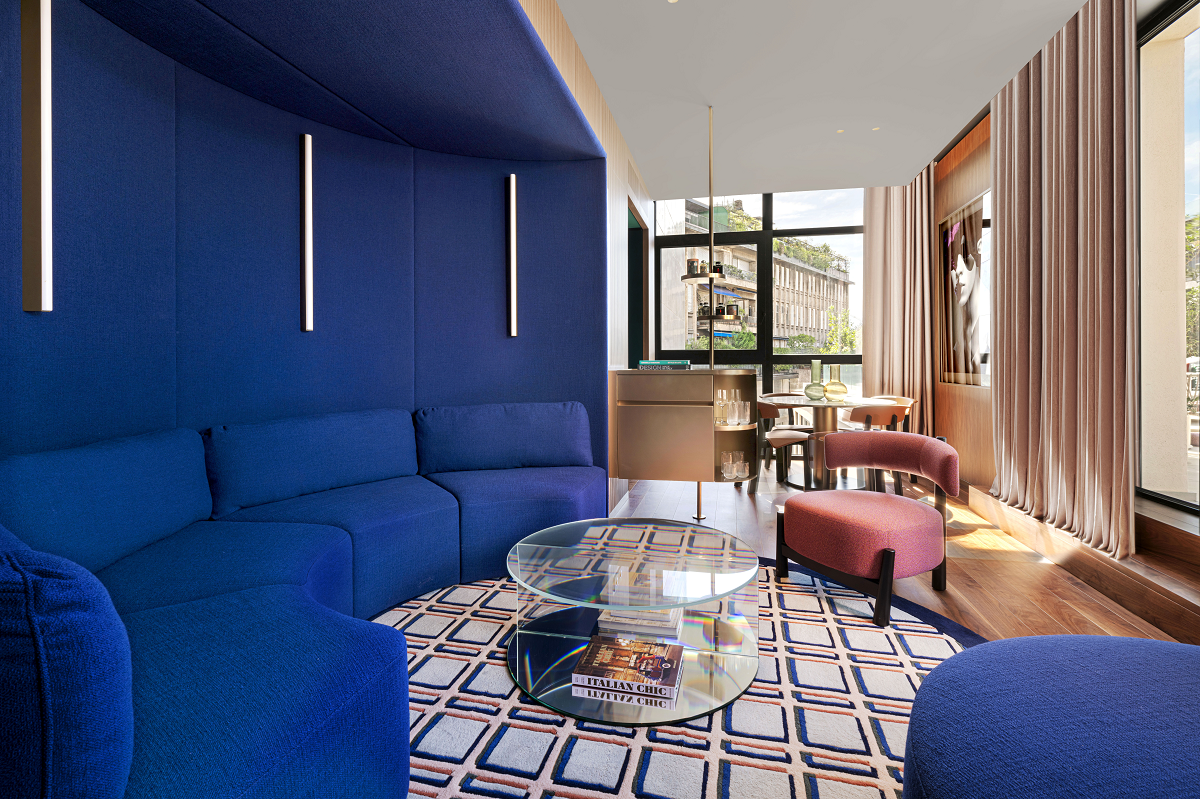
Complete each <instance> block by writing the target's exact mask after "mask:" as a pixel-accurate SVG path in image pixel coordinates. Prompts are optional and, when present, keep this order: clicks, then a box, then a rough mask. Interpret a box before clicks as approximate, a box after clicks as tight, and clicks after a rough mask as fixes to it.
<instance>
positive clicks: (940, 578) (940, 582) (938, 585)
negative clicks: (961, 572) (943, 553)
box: [933, 560, 946, 591]
mask: <svg viewBox="0 0 1200 799" xmlns="http://www.w3.org/2000/svg"><path fill="white" fill-rule="evenodd" d="M933 590H934V591H945V590H946V561H945V560H943V561H942V562H941V563H939V564H938V565H937V567H935V568H934V570H933Z"/></svg>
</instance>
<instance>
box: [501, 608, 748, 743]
mask: <svg viewBox="0 0 1200 799" xmlns="http://www.w3.org/2000/svg"><path fill="white" fill-rule="evenodd" d="M587 614H593V615H592V616H590V617H587ZM596 614H597V611H595V610H591V609H586V608H567V609H564V610H560V611H556V612H554V613H549V614H546V615H544V616H541V617H539V618H537V619H536V620H533V621H531V622H530V623H529V624H528V625H527V626H525V627H518V629H517V630H516V631H515V632H514V633H513V636H512V638H511V639H510V640H509V642H508V670H509V673H510V674H512V678H513V680H514V681H515V682H516V683H517V685H518V686H520V688H521V690H523V691H524V692H525V693H526V694H528V695H529V696H530V697H532V698H533V699H534V700H536V701H537V702H539V703H541V704H543V705H545V706H546V707H548V708H550V709H551V710H554V711H556V712H558V713H562V714H565V715H567V716H572V717H574V718H579V719H587V720H591V721H599V722H604V723H608V724H618V725H624V726H646V725H656V724H672V723H678V722H681V721H687V720H688V719H693V718H698V717H700V716H706V715H708V714H709V713H712V712H713V711H715V710H719V709H720V708H722V707H724V706H725V705H728V704H729V703H730V702H732V701H734V700H735V699H737V698H738V697H739V696H741V695H742V693H744V692H745V690H746V689H747V688H749V687H750V684H751V683H752V682H753V681H754V678H755V677H756V676H757V674H758V636H757V631H756V630H753V629H751V628H750V626H749V623H748V622H747V621H746V620H745V619H740V620H733V619H716V618H711V617H706V616H704V615H703V614H692V613H687V614H686V615H685V618H684V624H683V630H682V632H681V634H680V635H679V637H678V638H677V639H667V638H658V637H647V636H629V638H631V639H636V640H651V641H658V642H662V643H677V644H679V645H681V646H682V647H683V657H682V663H681V666H680V669H681V674H680V679H679V687H678V689H677V691H676V695H675V697H673V698H672V699H669V700H662V699H658V698H654V697H644V696H641V695H638V694H625V693H621V692H611V691H603V690H596V689H585V690H580V689H579V688H577V687H576V686H574V685H573V683H572V675H573V672H574V669H575V666H576V664H577V663H578V661H579V659H580V657H581V656H582V655H583V651H584V650H585V649H586V648H587V645H588V643H589V641H590V637H584V636H581V635H579V634H578V631H579V630H580V629H582V627H583V626H587V625H586V622H587V620H588V618H594V616H595V615H596ZM585 617H586V618H585ZM755 621H756V622H757V619H755Z"/></svg>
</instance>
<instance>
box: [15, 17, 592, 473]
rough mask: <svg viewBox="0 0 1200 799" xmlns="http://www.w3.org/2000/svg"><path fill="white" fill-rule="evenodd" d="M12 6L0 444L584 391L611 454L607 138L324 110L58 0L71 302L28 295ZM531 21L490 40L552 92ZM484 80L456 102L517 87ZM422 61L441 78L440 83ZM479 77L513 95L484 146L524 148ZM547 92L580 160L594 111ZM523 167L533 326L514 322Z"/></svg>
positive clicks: (62, 239) (60, 294)
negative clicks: (170, 51) (510, 250)
mask: <svg viewBox="0 0 1200 799" xmlns="http://www.w3.org/2000/svg"><path fill="white" fill-rule="evenodd" d="M16 5H17V4H13V3H9V4H6V5H5V7H4V9H3V10H0V23H2V24H0V144H3V146H2V147H0V356H2V357H0V387H3V390H0V455H5V454H11V453H23V452H31V451H39V450H47V449H55V448H62V447H68V446H74V445H79V444H84V443H88V442H91V441H95V440H101V439H107V438H114V437H119V436H125V435H133V434H138V433H143V432H147V431H151V430H156V429H160V428H164V427H172V426H181V427H192V428H196V429H203V428H207V427H209V426H211V425H214V424H238V423H244V422H257V421H263V420H267V419H278V418H286V417H290V416H298V415H305V414H316V413H330V412H337V411H349V410H359V409H367V408H380V407H394V408H408V409H411V408H414V407H418V406H431V405H445V404H455V405H458V404H475V403H495V402H524V401H540V402H556V401H567V400H578V401H580V402H582V403H584V405H585V406H586V407H587V410H588V415H589V420H590V425H591V438H592V444H593V453H594V458H595V462H596V463H601V464H602V463H605V462H606V454H605V450H606V441H607V433H606V425H607V419H606V405H607V402H606V399H607V394H606V392H607V388H606V383H605V381H606V374H605V365H606V362H607V359H606V354H605V350H606V341H607V338H606V332H605V325H606V312H605V296H606V281H605V269H606V235H605V207H604V198H605V172H604V169H605V166H604V161H603V160H598V159H590V160H579V161H565V162H531V161H500V160H492V159H477V158H470V157H466V156H453V155H442V154H437V153H432V152H428V151H423V150H416V151H414V150H413V149H412V148H410V147H408V146H406V145H403V144H392V143H387V142H383V141H379V140H377V139H372V138H367V137H362V136H357V135H354V134H351V133H347V132H345V131H342V130H339V129H335V128H330V127H325V126H323V125H321V124H318V123H315V122H311V121H306V120H304V119H302V118H300V117H297V116H294V115H292V114H289V113H287V112H284V111H281V110H279V109H278V108H275V107H273V106H271V105H268V104H266V103H263V102H259V101H257V100H254V99H251V98H250V97H248V96H246V95H244V94H239V93H237V92H235V91H233V90H231V89H229V88H228V87H226V86H223V85H221V84H219V83H216V82H214V81H212V80H210V79H208V78H205V77H203V76H201V75H199V74H197V73H195V72H192V71H191V70H189V69H187V68H186V67H183V66H180V65H178V64H176V63H175V62H173V61H171V60H170V59H168V58H167V57H165V56H164V55H162V54H161V53H159V52H158V51H157V50H155V49H152V48H151V47H149V46H147V45H146V44H143V43H141V42H139V41H137V40H136V39H134V38H132V37H131V36H130V35H128V34H127V33H125V32H124V31H123V30H122V29H121V28H118V27H117V26H116V25H113V24H112V23H110V22H108V21H107V20H105V19H104V18H102V17H100V16H99V15H98V14H96V13H95V12H93V11H92V10H91V9H90V8H88V7H87V6H85V5H84V4H83V3H82V2H80V0H55V6H54V14H55V26H54V31H55V33H54V37H55V39H54V58H55V62H54V69H55V76H54V77H55V106H54V123H55V192H56V206H55V214H56V225H55V231H56V233H55V235H56V238H55V294H56V297H55V300H56V301H55V310H54V311H53V312H51V313H48V314H28V313H25V312H24V311H21V310H20V287H21V268H20V202H19V201H20V164H19V142H20V131H19V109H20V92H19V82H18V79H19V46H18V40H17V35H18V30H19V17H18V13H17V7H16ZM501 6H502V7H499V10H496V8H493V9H492V11H491V12H487V13H494V14H500V16H501V17H503V18H504V19H506V20H509V22H508V23H505V24H516V23H514V22H513V19H516V22H519V23H520V25H521V26H527V24H528V21H527V20H524V18H523V17H521V18H516V17H514V16H513V14H512V13H511V12H512V10H513V8H515V6H514V5H513V3H512V2H508V3H506V4H501ZM314 8H315V7H314ZM243 10H245V11H247V12H249V11H252V10H253V9H252V8H251V7H250V6H245V7H244V8H243ZM319 10H320V9H316V10H314V13H316V11H319ZM377 10H378V11H380V13H382V12H383V11H386V7H385V6H379V7H378V9H377ZM455 13H458V14H467V15H470V14H472V13H476V12H475V11H471V10H470V9H465V8H464V9H458V10H456V11H455ZM478 13H484V12H483V11H479V12H478ZM423 19H424V20H425V22H426V23H428V24H431V25H432V24H435V23H437V20H436V19H435V18H434V17H433V16H427V18H423ZM495 25H499V23H498V22H497V23H495ZM528 33H529V31H528V30H526V29H525V28H524V27H521V29H520V30H517V31H515V32H514V31H509V32H508V33H507V34H506V35H507V36H508V37H509V40H510V41H508V44H503V43H497V42H491V43H490V44H489V47H492V46H494V47H498V48H500V50H498V51H496V52H500V51H503V52H504V53H507V55H504V57H503V58H502V59H501V60H502V61H504V59H509V60H507V61H504V63H506V64H508V65H509V66H512V64H514V63H519V64H521V65H523V67H522V68H523V69H525V70H527V71H529V72H530V74H533V73H537V81H538V86H539V87H541V88H539V89H538V91H539V92H545V91H549V89H548V88H547V84H546V75H545V74H542V73H543V72H544V70H546V69H547V68H548V67H547V64H548V62H545V63H543V62H544V59H542V58H541V56H540V55H539V56H538V57H537V58H534V57H533V56H531V55H529V53H528V52H525V51H523V50H522V49H521V47H517V45H516V44H514V43H513V42H514V41H516V40H517V39H520V38H521V37H523V36H527V35H528ZM513 37H516V38H515V39H514V38H513ZM440 46H441V47H442V48H443V49H445V47H447V45H446V44H445V43H443V44H442V45H440ZM538 46H539V47H540V44H539V45H538ZM522 47H523V45H522ZM505 48H507V49H505ZM514 48H515V49H514ZM459 50H460V51H461V50H462V48H461V47H460V48H459ZM484 50H485V51H486V52H482V51H481V52H482V55H479V58H481V59H484V60H486V59H487V58H490V57H491V56H488V55H487V52H492V51H491V50H487V48H484ZM535 55H537V54H535ZM431 57H432V56H431ZM496 57H497V58H500V56H499V55H497V56H496ZM513 59H515V60H513ZM497 63H499V62H497ZM459 66H460V67H461V68H462V69H466V66H463V65H461V64H460V65H459ZM477 66H478V65H477V64H476V65H474V66H472V67H471V69H475V68H476V67H477ZM460 72H461V75H460V78H462V80H467V79H468V78H470V76H471V75H477V72H472V71H471V70H467V71H465V72H462V71H461V70H460ZM455 74H458V73H455ZM343 77H345V76H344V75H343ZM410 77H411V76H410ZM494 77H495V76H494V75H493V76H492V78H494ZM553 77H554V79H555V80H558V78H557V76H553ZM492 78H489V80H491V79H492ZM470 79H471V80H474V78H470ZM480 80H481V81H482V82H481V83H478V85H474V86H467V87H465V88H464V87H460V88H463V90H464V91H465V92H466V94H465V95H463V96H461V97H459V98H458V100H456V102H460V101H461V102H466V100H471V98H472V97H475V96H476V95H480V93H481V92H482V93H484V94H487V95H488V97H486V98H483V99H486V100H488V102H493V101H494V102H500V101H502V100H503V97H502V96H500V95H496V96H493V94H491V93H490V89H488V88H487V87H488V86H491V85H492V84H491V83H488V82H487V81H484V80H482V79H480ZM429 81H432V82H429ZM429 81H427V82H426V83H425V84H422V85H424V86H425V89H426V90H428V89H430V88H431V87H432V88H433V89H434V90H435V91H434V93H435V94H436V93H437V91H438V90H439V89H438V87H439V86H442V85H443V84H441V83H438V82H437V80H435V79H434V78H432V77H430V78H429ZM514 85H515V84H514ZM363 90H364V91H367V88H363ZM410 90H411V91H413V92H416V89H413V88H412V87H409V88H408V89H405V91H410ZM365 96H366V95H364V97H365ZM372 96H374V95H372ZM480 96H482V95H480ZM463 97H466V100H463ZM422 98H423V99H422ZM376 99H378V98H376ZM483 99H480V102H479V103H476V104H475V105H473V106H472V105H471V102H466V106H464V107H467V106H469V107H471V108H474V109H475V111H474V112H475V113H477V114H480V115H482V116H481V117H480V118H481V119H483V118H484V117H488V116H489V115H491V116H494V117H495V119H493V120H492V121H491V125H492V129H493V130H494V134H495V137H494V139H493V140H490V141H491V143H492V144H495V146H497V147H501V148H503V147H507V146H512V147H516V149H522V148H525V147H526V145H528V144H529V140H528V138H526V139H524V140H523V141H524V144H521V145H520V146H519V147H517V145H516V144H514V142H513V141H510V139H511V137H507V138H506V136H507V134H506V132H505V127H504V125H505V124H506V123H504V122H503V120H504V119H507V117H505V116H504V114H503V113H501V110H502V109H499V110H497V108H494V107H493V106H489V105H487V104H486V103H483ZM410 100H411V102H414V103H415V102H418V101H420V102H422V103H425V104H426V105H425V106H423V107H422V108H421V109H420V111H421V113H422V114H427V113H429V112H430V108H434V107H436V105H437V100H436V98H431V97H430V96H428V91H426V93H425V94H421V93H420V92H416V93H415V94H412V95H411V98H410ZM542 100H545V101H546V102H550V100H546V98H545V97H543V98H542ZM472 102H473V101H472ZM554 102H557V101H554ZM481 103H483V104H481ZM429 104H432V105H429ZM551 105H553V107H554V109H557V110H554V111H553V113H551V112H549V111H547V112H545V113H546V114H548V116H545V117H544V118H543V120H542V122H543V125H544V128H545V131H546V133H547V135H548V136H549V137H550V138H549V139H548V140H547V141H548V142H549V141H551V140H553V142H554V143H553V145H552V146H551V145H550V144H548V145H547V146H548V147H549V148H550V149H549V150H547V151H546V152H550V151H552V150H553V148H554V147H562V146H567V149H568V150H571V153H572V156H573V157H580V153H581V151H580V149H579V148H581V147H582V148H583V149H584V150H587V147H585V146H584V145H585V144H586V142H584V143H580V142H579V141H575V143H574V144H565V143H569V142H571V141H574V140H575V139H577V138H578V133H579V131H578V129H577V127H575V126H574V125H575V123H571V122H569V120H567V121H564V120H565V117H563V114H564V113H566V112H565V111H564V110H563V108H560V107H559V106H558V105H554V104H553V103H551ZM489 109H491V110H489ZM567 110H569V109H567ZM576 110H577V109H576ZM416 111H417V109H415V108H414V109H413V113H416ZM460 111H461V109H460ZM535 111H536V109H535ZM493 112H495V113H494V114H493ZM397 113H399V112H397ZM455 113H458V112H455ZM514 113H515V112H514ZM537 113H541V112H537ZM537 113H534V112H533V111H530V109H529V108H524V109H523V110H521V111H520V114H525V115H526V116H528V115H529V114H534V116H536V115H537ZM414 118H415V117H414ZM457 118H458V117H455V116H454V114H450V116H447V117H446V118H445V119H449V120H453V119H457ZM444 121H445V120H443V122H444ZM476 122H479V120H476ZM431 124H432V123H431ZM447 124H449V123H447ZM454 124H457V123H454ZM463 124H466V123H463ZM563 126H565V127H563ZM451 127H453V125H451ZM559 128H561V129H559ZM429 130H432V128H430V129H429ZM473 130H474V131H475V133H474V134H472V135H475V139H474V140H473V141H474V142H475V143H474V144H472V145H471V146H472V147H474V146H477V145H478V144H479V140H478V135H477V134H478V132H479V128H478V126H476V128H473ZM530 130H532V129H529V128H526V129H525V132H524V133H523V134H522V135H523V136H524V135H526V134H528V133H530ZM302 132H307V133H312V134H313V136H314V173H315V175H314V181H315V224H316V231H315V246H316V269H315V276H316V279H315V294H316V317H315V321H316V330H315V331H314V332H312V333H304V332H302V331H301V321H302V309H303V298H302V285H301V274H300V171H299V170H300V158H299V143H298V138H299V135H300V133H302ZM426 132H427V133H428V132H429V131H428V130H427V131H426ZM435 133H436V131H435ZM431 135H432V134H431ZM447 135H449V134H447ZM589 136H590V132H589ZM556 137H557V138H556ZM563 137H565V138H563ZM435 138H436V136H435ZM585 138H586V137H585ZM506 142H507V144H506ZM460 144H462V146H464V147H466V146H467V144H466V143H460ZM454 146H458V145H454ZM488 146H491V144H489V145H488ZM572 148H574V149H572ZM535 150H536V148H535ZM522 151H523V152H525V153H529V152H532V151H530V150H528V149H522ZM583 154H584V155H585V156H586V153H583ZM510 172H516V173H517V174H518V176H519V177H518V179H519V186H520V189H519V196H520V207H519V214H520V238H519V246H520V264H521V266H520V280H521V284H520V306H521V329H520V333H521V334H520V336H519V337H517V338H515V339H509V338H508V337H507V336H506V335H505V296H506V291H505V264H504V193H503V178H504V176H505V175H507V174H508V173H510ZM414 230H416V231H419V233H415V232H414ZM418 235H419V240H418V238H417V237H418Z"/></svg>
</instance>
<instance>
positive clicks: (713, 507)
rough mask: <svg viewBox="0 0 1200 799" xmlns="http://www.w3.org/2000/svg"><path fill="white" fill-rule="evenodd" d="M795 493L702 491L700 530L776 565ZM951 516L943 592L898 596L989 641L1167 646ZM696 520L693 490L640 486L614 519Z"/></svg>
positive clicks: (970, 519)
mask: <svg viewBox="0 0 1200 799" xmlns="http://www.w3.org/2000/svg"><path fill="white" fill-rule="evenodd" d="M797 471H799V469H798V468H797ZM851 479H852V480H853V479H854V473H853V472H852V473H851ZM889 489H890V483H889ZM795 493H797V492H796V491H794V490H792V489H790V488H788V487H787V486H781V485H779V484H778V483H776V482H775V480H774V477H773V475H771V476H769V477H768V478H767V479H765V480H764V481H763V482H762V483H761V484H760V485H759V487H758V493H756V494H748V493H747V491H746V486H743V487H741V488H736V487H734V486H733V485H732V484H717V483H705V484H704V498H703V513H704V515H705V516H706V517H707V518H706V519H705V520H704V521H703V522H701V524H704V525H707V526H709V527H715V528H717V529H719V530H724V531H725V532H728V533H732V534H734V535H736V536H737V537H738V538H741V539H742V540H743V541H745V542H746V543H748V544H749V545H750V546H751V547H753V548H754V550H755V552H757V553H758V555H759V556H760V557H766V558H774V557H775V506H776V505H777V504H782V503H783V502H784V501H785V500H786V499H787V498H788V497H789V496H792V495H793V494H795ZM905 493H906V495H907V496H910V497H916V498H924V499H925V500H926V501H931V498H929V497H928V496H927V494H928V492H927V491H924V490H922V489H921V488H919V487H917V486H913V485H911V484H908V483H906V484H905ZM949 511H950V513H951V517H952V518H951V521H950V523H949V529H948V532H949V540H948V552H949V565H948V583H949V585H948V587H947V589H946V591H944V592H939V591H934V590H933V589H932V588H931V587H930V577H929V575H927V574H926V575H920V576H917V577H909V578H907V579H904V580H899V581H898V582H897V583H896V594H897V595H899V596H902V597H904V598H906V599H910V600H912V601H913V602H916V603H918V604H920V605H923V606H924V607H927V608H929V609H930V610H934V611H937V612H938V613H941V614H942V615H944V616H947V617H949V618H951V619H953V620H954V621H957V622H958V623H959V624H962V625H964V626H965V627H968V628H970V629H972V630H974V631H975V632H977V633H979V634H980V635H982V636H983V637H984V638H987V639H989V640H995V639H998V638H1015V637H1019V636H1024V635H1061V634H1085V635H1124V636H1131V637H1137V638H1157V639H1159V640H1163V641H1171V640H1174V639H1173V638H1171V637H1170V636H1169V635H1167V634H1166V633H1164V632H1163V631H1161V630H1159V629H1158V628H1157V627H1154V626H1152V625H1151V624H1148V623H1147V622H1145V621H1143V620H1142V619H1140V618H1139V617H1137V616H1135V615H1134V614H1132V613H1130V612H1129V611H1128V610H1126V609H1125V608H1123V607H1121V606H1120V605H1118V604H1116V603H1115V602H1113V601H1112V600H1110V599H1108V598H1107V597H1106V596H1104V595H1103V594H1101V593H1099V592H1097V591H1096V590H1094V589H1093V588H1091V587H1090V586H1088V585H1085V584H1084V583H1083V582H1081V581H1080V580H1078V579H1076V578H1075V577H1074V576H1072V575H1071V574H1069V573H1068V572H1066V571H1064V570H1063V569H1061V568H1059V567H1058V566H1055V565H1054V564H1053V563H1051V562H1050V561H1048V560H1046V559H1045V558H1043V557H1042V556H1041V555H1039V554H1038V553H1036V552H1034V551H1033V550H1032V549H1029V548H1028V547H1026V546H1025V545H1024V544H1022V543H1020V542H1019V541H1017V540H1016V539H1015V538H1013V537H1011V536H1009V535H1008V534H1007V533H1004V532H1002V531H1001V530H999V529H997V528H995V527H993V526H992V525H990V524H988V523H987V522H986V521H984V520H983V519H982V518H981V517H979V516H977V515H975V514H974V513H972V512H971V510H970V509H968V508H967V506H966V505H965V504H964V503H962V502H959V501H956V500H953V499H952V500H951V501H950V504H949ZM695 512H696V484H695V483H675V482H665V481H653V480H643V481H639V482H637V483H635V484H634V485H633V488H632V489H631V490H630V492H629V494H628V496H627V497H626V499H624V500H622V502H621V503H620V504H619V505H618V506H617V507H616V508H615V509H614V511H613V515H614V516H624V517H641V518H659V519H675V520H678V521H691V520H692V519H691V517H692V514H694V513H695Z"/></svg>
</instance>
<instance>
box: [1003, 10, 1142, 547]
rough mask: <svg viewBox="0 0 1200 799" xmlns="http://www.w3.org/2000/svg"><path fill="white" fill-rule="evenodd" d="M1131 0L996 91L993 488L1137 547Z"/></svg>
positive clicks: (1066, 34) (1064, 33)
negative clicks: (1134, 534) (1134, 498)
mask: <svg viewBox="0 0 1200 799" xmlns="http://www.w3.org/2000/svg"><path fill="white" fill-rule="evenodd" d="M1135 30H1136V24H1135V13H1134V2H1133V0H1091V2H1089V3H1088V4H1087V5H1085V6H1084V7H1083V9H1082V10H1081V11H1080V12H1079V13H1078V14H1077V15H1076V16H1075V17H1074V18H1072V19H1071V21H1070V22H1069V23H1068V24H1067V26H1066V27H1065V28H1063V29H1062V30H1061V31H1060V32H1059V33H1058V34H1057V35H1055V37H1054V38H1053V39H1052V40H1051V41H1050V42H1049V43H1048V44H1047V45H1046V47H1045V48H1044V49H1043V50H1042V52H1041V53H1039V54H1038V55H1037V56H1036V57H1035V58H1034V59H1033V60H1032V61H1031V62H1030V63H1029V64H1028V65H1027V66H1026V67H1025V68H1024V69H1023V70H1021V72H1020V74H1019V75H1018V76H1017V77H1016V78H1015V79H1014V80H1013V81H1012V82H1011V83H1009V84H1008V86H1006V87H1005V88H1004V89H1003V90H1002V91H1001V92H1000V94H999V95H997V97H996V99H995V100H993V102H992V153H993V156H992V157H993V159H994V161H993V180H994V190H993V209H994V211H993V214H994V216H993V223H992V224H993V228H992V235H993V241H994V242H995V255H994V265H995V267H994V268H995V292H994V308H993V324H994V326H995V328H994V332H993V346H992V363H993V364H994V366H993V378H992V426H993V437H994V441H995V449H996V470H997V477H996V481H995V483H994V484H993V486H992V493H993V494H994V495H996V496H997V497H999V498H1000V499H1001V500H1003V501H1004V502H1006V503H1008V504H1010V505H1012V506H1014V507H1016V508H1019V509H1020V510H1022V511H1025V512H1026V513H1028V514H1030V515H1031V516H1033V517H1034V518H1037V519H1040V520H1042V521H1044V522H1046V523H1048V524H1051V525H1053V526H1055V527H1059V528H1062V529H1064V530H1068V531H1070V532H1071V533H1073V534H1074V535H1075V536H1077V537H1078V538H1079V539H1081V540H1082V541H1083V542H1084V543H1086V544H1088V545H1090V546H1093V547H1095V548H1096V549H1099V550H1102V551H1104V552H1106V553H1108V554H1110V555H1112V556H1114V557H1118V558H1120V557H1124V556H1126V555H1128V554H1130V553H1131V552H1132V551H1133V540H1132V539H1133V510H1132V508H1133V480H1132V458H1133V452H1134V450H1133V447H1134V428H1133V419H1134V416H1133V403H1134V371H1133V370H1134V362H1133V354H1134V319H1135V317H1134V312H1133V308H1134V305H1133V303H1134V299H1135V294H1136V288H1135V287H1136V284H1135V276H1134V268H1135V258H1134V253H1135V252H1136V250H1135V247H1136V224H1135V223H1136V219H1135V216H1134V212H1135V209H1136V207H1137V203H1136V184H1135V174H1134V165H1135V161H1134V153H1135V152H1136V150H1135V148H1136V145H1137V142H1136V123H1135V119H1134V112H1135V104H1134V100H1135V95H1134V85H1135V84H1134V80H1135V76H1134V71H1135V63H1136V62H1135V60H1134V39H1135Z"/></svg>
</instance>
